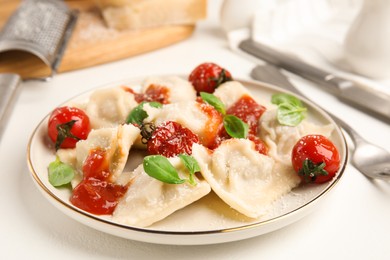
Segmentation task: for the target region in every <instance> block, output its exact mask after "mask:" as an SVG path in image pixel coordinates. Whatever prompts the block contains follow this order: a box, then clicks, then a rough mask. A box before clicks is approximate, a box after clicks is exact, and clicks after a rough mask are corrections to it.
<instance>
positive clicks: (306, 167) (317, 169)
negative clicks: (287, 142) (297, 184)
mask: <svg viewBox="0 0 390 260" xmlns="http://www.w3.org/2000/svg"><path fill="white" fill-rule="evenodd" d="M325 166H326V163H325V162H320V163H317V164H315V163H314V162H313V161H312V160H310V159H305V160H304V161H303V165H302V168H301V169H300V170H299V172H298V174H299V175H300V176H302V177H303V179H304V180H305V182H306V183H309V182H315V180H316V179H317V177H318V176H319V175H328V172H327V171H326V170H325V169H324V168H325Z"/></svg>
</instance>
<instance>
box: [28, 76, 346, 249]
mask: <svg viewBox="0 0 390 260" xmlns="http://www.w3.org/2000/svg"><path fill="white" fill-rule="evenodd" d="M141 80H142V79H134V80H127V81H123V82H119V83H114V84H110V85H109V86H105V87H113V86H119V85H122V84H127V85H129V86H136V85H139V84H140V82H141ZM241 82H242V83H243V84H244V85H245V86H246V87H247V88H248V89H249V90H250V91H251V92H252V93H253V95H254V96H256V97H258V98H259V100H261V102H262V104H265V105H267V104H269V100H270V98H271V95H272V94H273V93H276V92H286V91H285V90H282V89H280V88H277V87H274V86H271V85H268V84H263V83H259V82H253V81H241ZM90 93H91V91H90V92H87V93H84V94H81V95H79V96H77V97H76V98H74V99H72V100H71V101H69V102H73V101H75V102H81V101H85V100H87V98H88V95H90ZM301 99H302V100H303V101H304V102H305V104H306V106H307V107H308V117H309V120H311V121H314V122H316V123H319V124H328V123H331V124H334V125H335V131H334V132H333V134H332V136H331V140H332V141H333V142H334V143H335V145H336V146H337V148H338V150H339V153H340V156H341V167H340V170H339V172H338V174H337V176H336V177H335V178H334V179H333V180H332V181H330V182H328V183H326V184H322V185H305V186H299V187H298V188H295V189H294V190H293V191H292V192H290V193H289V194H287V195H286V196H284V197H282V198H281V199H279V200H277V201H276V202H275V203H274V204H273V206H272V209H271V210H270V211H269V213H268V214H267V215H265V216H263V217H261V218H260V219H257V220H253V219H247V218H245V217H243V216H242V215H241V214H239V213H237V212H236V211H234V210H232V209H231V208H229V207H228V206H227V205H226V204H225V203H224V202H222V201H221V200H220V199H219V198H218V197H217V196H216V195H215V194H214V193H210V194H209V195H207V196H206V197H204V198H203V199H201V200H199V201H197V202H195V203H193V204H191V205H190V206H187V207H186V208H184V209H181V210H179V211H177V212H175V213H173V214H172V215H171V216H169V217H168V218H166V219H164V220H162V221H160V222H158V223H155V224H154V225H152V226H150V227H148V228H137V227H131V226H125V225H121V224H118V223H115V222H113V221H111V219H110V217H109V216H97V215H93V214H89V213H87V212H85V211H83V210H80V209H78V208H76V207H74V206H73V205H72V204H71V203H70V202H69V197H70V191H69V190H67V189H57V188H55V187H53V186H52V185H51V184H50V183H49V181H48V174H47V166H48V164H49V163H50V162H51V161H53V160H54V158H55V152H54V149H53V145H52V143H51V141H50V140H49V139H48V137H47V121H48V117H49V115H48V116H46V117H45V118H44V119H43V120H42V121H41V123H40V124H39V125H38V126H37V128H36V129H35V131H34V132H33V134H32V136H31V139H30V142H29V145H28V151H27V153H28V154H27V160H28V164H29V167H30V170H31V173H32V175H31V176H32V177H33V179H34V181H35V183H36V184H37V187H38V189H39V190H40V191H41V192H42V193H43V195H44V197H45V198H47V199H48V200H49V201H50V202H52V203H53V205H54V206H56V207H57V208H58V209H60V210H61V211H62V212H64V213H65V214H67V215H69V216H70V217H71V218H74V219H75V220H77V221H79V222H81V223H83V224H85V225H87V226H90V227H92V228H95V229H97V230H100V231H103V232H106V233H109V234H112V235H115V236H120V237H123V238H128V239H133V240H138V241H144V242H150V243H159V244H175V245H200V244H214V243H223V242H229V241H236V240H241V239H246V238H250V237H254V236H258V235H262V234H264V233H267V232H271V231H274V230H276V229H279V228H282V227H285V226H286V225H289V224H291V223H293V222H295V221H297V220H299V219H301V218H302V217H304V216H305V215H307V214H308V213H309V212H310V211H311V210H312V209H313V208H314V206H315V205H317V203H318V202H321V201H322V200H323V199H324V197H325V195H326V194H327V193H328V192H329V191H330V190H332V188H333V187H334V186H335V185H336V184H337V183H338V181H339V180H340V178H341V176H342V175H343V171H344V169H345V166H346V162H347V145H346V141H345V138H344V136H343V134H342V132H341V130H340V128H339V127H338V126H337V125H336V124H335V123H334V121H333V120H332V119H331V118H330V117H329V116H328V115H327V114H326V113H324V112H323V111H322V110H321V109H319V108H318V107H317V106H316V105H314V104H313V103H311V102H309V101H307V100H305V99H304V98H301ZM67 103H68V102H67Z"/></svg>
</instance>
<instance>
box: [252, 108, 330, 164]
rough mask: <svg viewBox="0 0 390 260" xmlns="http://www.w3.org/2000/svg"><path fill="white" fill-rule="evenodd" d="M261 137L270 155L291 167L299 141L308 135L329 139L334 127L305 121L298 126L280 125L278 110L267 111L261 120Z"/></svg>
mask: <svg viewBox="0 0 390 260" xmlns="http://www.w3.org/2000/svg"><path fill="white" fill-rule="evenodd" d="M259 125H260V131H259V132H260V137H261V139H262V140H264V142H265V143H266V144H267V146H268V155H270V156H272V158H274V159H275V160H277V161H278V162H280V163H282V164H285V165H288V166H290V165H291V151H292V148H293V147H294V145H295V144H296V143H297V142H298V140H299V139H300V138H301V137H303V136H305V135H308V134H321V135H323V136H326V137H329V136H330V135H331V133H332V131H333V129H334V127H333V125H331V124H329V125H325V126H324V125H321V126H320V125H315V124H313V123H310V122H308V121H307V120H303V121H302V122H301V123H300V124H299V125H297V126H286V125H281V124H279V122H278V120H277V110H276V109H271V110H268V111H266V112H265V113H264V114H263V115H262V117H261V118H260V124H259Z"/></svg>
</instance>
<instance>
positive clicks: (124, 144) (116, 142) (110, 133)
mask: <svg viewBox="0 0 390 260" xmlns="http://www.w3.org/2000/svg"><path fill="white" fill-rule="evenodd" d="M139 133H140V130H139V129H138V128H137V127H135V126H133V125H127V124H125V125H119V126H118V127H112V128H100V129H93V130H91V132H90V133H89V135H88V138H87V139H86V140H81V141H79V142H77V144H76V161H77V163H76V169H77V170H78V171H79V172H80V173H81V172H82V166H83V164H84V161H85V159H86V158H87V156H88V155H89V153H90V151H91V150H93V149H97V148H100V149H104V150H105V151H106V154H107V156H108V159H109V162H110V166H109V169H110V172H111V181H112V182H115V181H116V179H117V178H118V177H119V176H120V174H121V173H122V171H123V169H124V168H125V165H126V162H127V157H128V155H129V151H130V148H131V146H132V145H133V143H134V141H135V140H136V139H137V137H138V136H139Z"/></svg>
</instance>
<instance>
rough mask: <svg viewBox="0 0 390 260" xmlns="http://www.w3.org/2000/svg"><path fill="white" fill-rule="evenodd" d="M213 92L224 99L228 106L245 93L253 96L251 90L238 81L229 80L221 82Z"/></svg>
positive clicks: (223, 101)
mask: <svg viewBox="0 0 390 260" xmlns="http://www.w3.org/2000/svg"><path fill="white" fill-rule="evenodd" d="M213 94H214V95H215V96H216V97H218V98H219V99H220V100H221V101H222V103H223V104H224V105H225V106H226V108H229V107H231V106H232V105H233V104H234V103H236V102H237V101H238V100H239V99H240V98H241V97H242V96H244V95H248V96H250V97H252V95H251V93H250V92H249V90H248V89H247V88H245V87H244V86H243V85H242V84H241V83H240V82H238V81H228V82H225V83H223V84H221V85H220V86H219V87H218V88H217V89H216V90H215V91H214V93H213Z"/></svg>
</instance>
